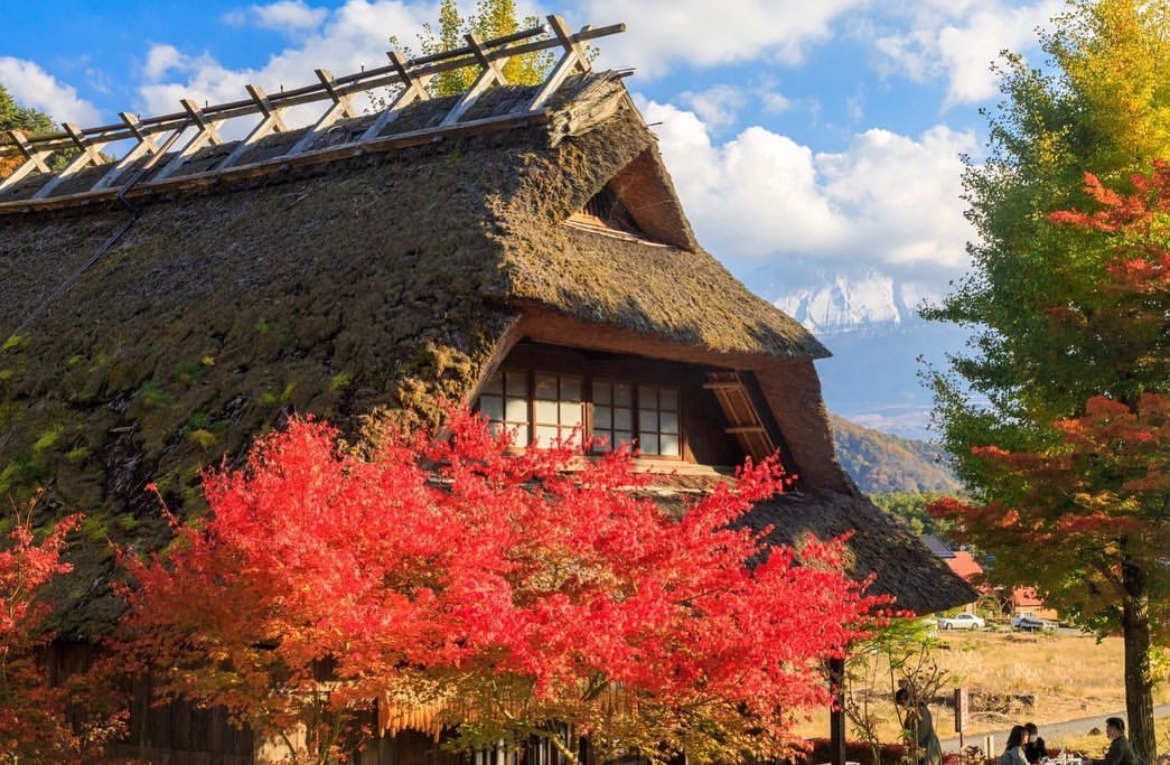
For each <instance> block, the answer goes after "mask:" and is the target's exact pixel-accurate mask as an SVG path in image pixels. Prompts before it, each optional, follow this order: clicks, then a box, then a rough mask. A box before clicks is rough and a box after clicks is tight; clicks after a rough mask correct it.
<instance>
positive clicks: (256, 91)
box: [219, 85, 288, 168]
mask: <svg viewBox="0 0 1170 765" xmlns="http://www.w3.org/2000/svg"><path fill="white" fill-rule="evenodd" d="M244 87H245V88H246V89H247V90H248V95H250V96H251V97H252V100H253V101H255V102H256V106H257V108H258V109H259V110H260V113H261V114H263V115H264V118H263V119H262V120H260V122H259V123H258V124H257V125H256V127H254V128H252V132H251V133H248V136H247V137H246V138H244V140H242V141H240V142H239V143H238V144H236V148H234V149H232V153H231V154H229V155H227V158H226V159H225V160H224V161H223V162H220V163H219V166H220V167H221V168H226V167H231V166H232V165H234V164H236V162H238V161H239V159H240V157H242V156H244V153H245V152H246V151H248V150H249V149H251V148H252V147H253V146H255V145H256V142H257V141H259V140H260V139H261V138H263V137H264V136H266V135H269V134H270V133H283V132H285V131H286V130H288V128H287V127H286V126H285V124H284V119H283V118H282V117H281V112H282V111H284V110H283V109H278V108H276V107H274V106H273V105H272V102H271V101H269V100H268V96H266V95H265V94H264V91H263V90H261V89H260V87H259V86H257V85H245V86H244Z"/></svg>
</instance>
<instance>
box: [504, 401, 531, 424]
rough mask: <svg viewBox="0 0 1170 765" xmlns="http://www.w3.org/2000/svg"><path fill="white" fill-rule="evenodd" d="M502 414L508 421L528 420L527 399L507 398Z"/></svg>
mask: <svg viewBox="0 0 1170 765" xmlns="http://www.w3.org/2000/svg"><path fill="white" fill-rule="evenodd" d="M504 414H505V417H504V419H505V420H507V421H508V422H528V399H526V398H509V399H508V403H507V405H506V406H505V409H504Z"/></svg>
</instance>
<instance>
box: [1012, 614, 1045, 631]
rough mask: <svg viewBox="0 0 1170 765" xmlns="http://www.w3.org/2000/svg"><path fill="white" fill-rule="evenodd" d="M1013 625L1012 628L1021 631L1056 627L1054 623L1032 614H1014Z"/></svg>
mask: <svg viewBox="0 0 1170 765" xmlns="http://www.w3.org/2000/svg"><path fill="white" fill-rule="evenodd" d="M1011 625H1012V629H1014V630H1019V631H1020V632H1039V631H1040V630H1050V629H1054V627H1053V625H1051V624H1049V623H1048V622H1046V621H1044V620H1043V619H1037V618H1036V617H1035V616H1032V615H1031V614H1019V615H1017V616H1013V617H1012V621H1011Z"/></svg>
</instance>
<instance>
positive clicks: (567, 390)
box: [561, 377, 581, 401]
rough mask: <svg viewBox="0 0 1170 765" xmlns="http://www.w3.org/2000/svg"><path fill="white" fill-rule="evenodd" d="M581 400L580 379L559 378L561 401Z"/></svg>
mask: <svg viewBox="0 0 1170 765" xmlns="http://www.w3.org/2000/svg"><path fill="white" fill-rule="evenodd" d="M580 400H581V378H580V377H562V378H561V401H580Z"/></svg>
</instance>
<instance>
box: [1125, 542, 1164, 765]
mask: <svg viewBox="0 0 1170 765" xmlns="http://www.w3.org/2000/svg"><path fill="white" fill-rule="evenodd" d="M1121 578H1122V586H1123V587H1124V589H1125V597H1124V600H1123V602H1122V614H1121V629H1122V636H1123V638H1124V640H1125V711H1126V716H1127V717H1128V718H1129V730H1128V733H1129V741H1130V743H1131V744H1132V745H1133V750H1134V753H1135V754H1136V755H1137V757H1138V762H1139V763H1144V764H1145V765H1152V763H1153V762H1155V760H1154V754H1155V751H1156V748H1155V747H1156V744H1155V742H1154V698H1153V687H1154V679H1153V673H1152V671H1151V667H1150V599H1149V593H1148V592H1147V590H1146V576H1145V571H1143V570H1142V569H1141V567H1140V566H1139V565H1136V564H1135V563H1134V561H1132V560H1130V559H1128V557H1127V558H1126V559H1124V561H1123V563H1122V567H1121Z"/></svg>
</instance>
